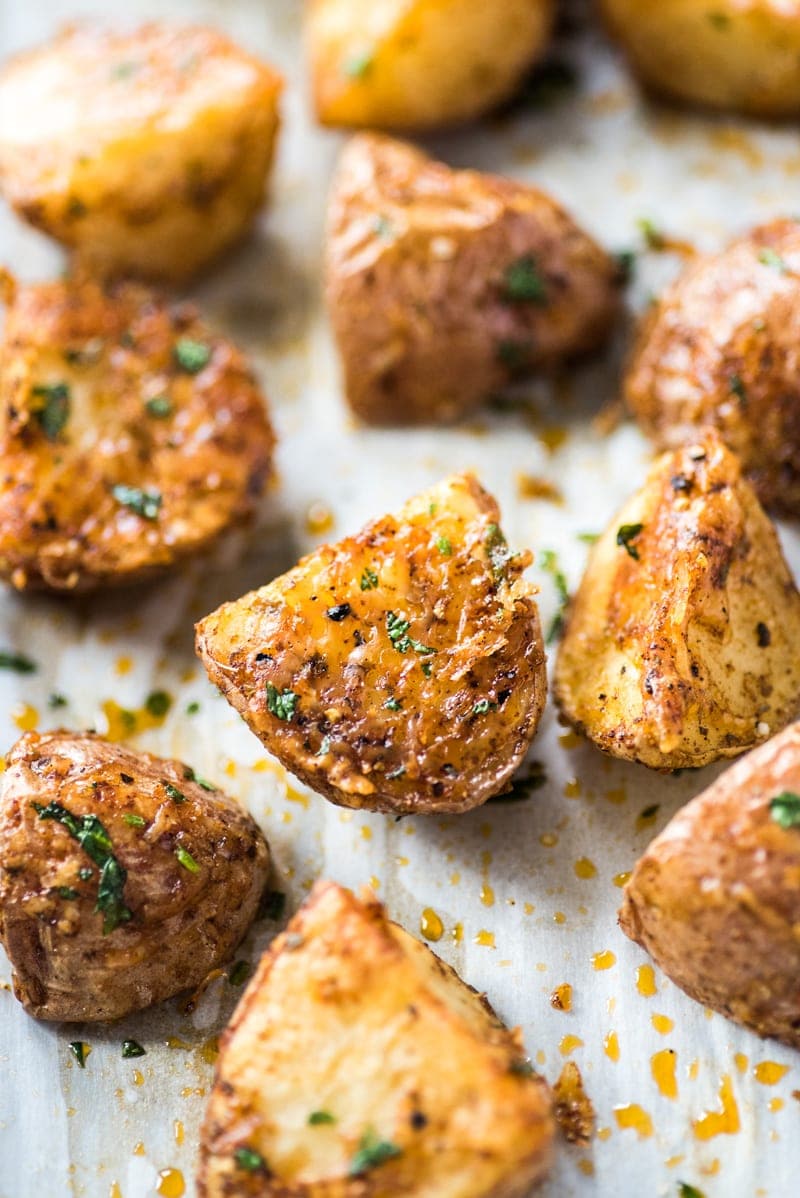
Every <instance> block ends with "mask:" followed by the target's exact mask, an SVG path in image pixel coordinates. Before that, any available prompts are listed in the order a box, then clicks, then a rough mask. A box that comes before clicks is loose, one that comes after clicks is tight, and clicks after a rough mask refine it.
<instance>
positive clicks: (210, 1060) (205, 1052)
mask: <svg viewBox="0 0 800 1198" xmlns="http://www.w3.org/2000/svg"><path fill="white" fill-rule="evenodd" d="M199 1051H200V1056H201V1058H202V1060H204V1061H205V1063H206V1064H207V1065H213V1064H214V1062H215V1061H216V1059H217V1057H218V1056H219V1039H218V1037H217V1036H211V1037H210V1038H209V1039H208V1040H206V1041H205V1043H204V1044H201V1045H200V1050H199Z"/></svg>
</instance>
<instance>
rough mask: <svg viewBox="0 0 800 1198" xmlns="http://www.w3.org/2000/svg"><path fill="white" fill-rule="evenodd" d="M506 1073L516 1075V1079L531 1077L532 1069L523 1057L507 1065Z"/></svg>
mask: <svg viewBox="0 0 800 1198" xmlns="http://www.w3.org/2000/svg"><path fill="white" fill-rule="evenodd" d="M508 1072H509V1073H514V1074H516V1076H517V1077H532V1076H533V1074H534V1068H533V1065H532V1064H531V1063H530V1061H526V1060H525V1058H524V1057H517V1059H516V1060H514V1061H512V1062H511V1064H510V1065H509V1067H508Z"/></svg>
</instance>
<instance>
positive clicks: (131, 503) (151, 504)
mask: <svg viewBox="0 0 800 1198" xmlns="http://www.w3.org/2000/svg"><path fill="white" fill-rule="evenodd" d="M111 494H112V495H113V496H114V498H115V499H116V501H117V503H120V504H122V506H123V507H127V508H130V510H131V511H132V512H135V514H136V515H137V516H141V517H142V519H143V520H157V519H158V513H159V511H160V509H161V492H160V491H153V490H142V488H141V487H129V486H127V485H126V484H124V483H117V484H116V486H113V487H112V488H111Z"/></svg>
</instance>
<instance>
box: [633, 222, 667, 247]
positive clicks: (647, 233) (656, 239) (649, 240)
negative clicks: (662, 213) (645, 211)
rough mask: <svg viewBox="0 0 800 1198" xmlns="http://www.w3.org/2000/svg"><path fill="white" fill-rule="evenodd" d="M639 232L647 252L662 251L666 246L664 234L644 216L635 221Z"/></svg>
mask: <svg viewBox="0 0 800 1198" xmlns="http://www.w3.org/2000/svg"><path fill="white" fill-rule="evenodd" d="M636 224H637V225H638V226H639V231H640V233H641V234H642V236H643V237H644V242H645V245H646V246H647V248H648V249H649V250H663V249H664V247H665V245H666V239H665V237H664V234H663V233H662V232H660V230H659V229H657V228H656V226H655V225H654V224H653V222H652V221H651V220H649V219H648V218H647V217H646V216H643V217H641V218H640V219H639V220H637V222H636Z"/></svg>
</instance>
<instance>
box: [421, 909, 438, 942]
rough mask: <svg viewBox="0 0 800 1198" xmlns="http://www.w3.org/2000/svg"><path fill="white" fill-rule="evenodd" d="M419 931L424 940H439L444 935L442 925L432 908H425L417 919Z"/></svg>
mask: <svg viewBox="0 0 800 1198" xmlns="http://www.w3.org/2000/svg"><path fill="white" fill-rule="evenodd" d="M419 930H420V933H421V934H422V935H423V936H424V937H425V939H426V940H433V941H436V940H441V938H442V936H443V935H444V924H443V923H442V921H441V919H440V918H439V916H438V915H437V914H436V912H435V911H434V909H433V907H426V908H425V910H424V911H423V912H422V915H421V916H420V918H419Z"/></svg>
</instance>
